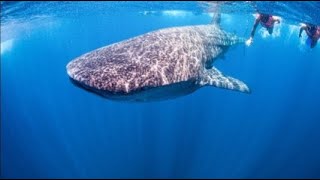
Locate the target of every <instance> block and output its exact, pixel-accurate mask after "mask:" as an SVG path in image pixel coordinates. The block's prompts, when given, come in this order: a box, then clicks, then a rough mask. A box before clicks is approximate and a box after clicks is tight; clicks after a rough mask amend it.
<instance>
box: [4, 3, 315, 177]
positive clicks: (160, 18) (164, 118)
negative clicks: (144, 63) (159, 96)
mask: <svg viewBox="0 0 320 180" xmlns="http://www.w3.org/2000/svg"><path fill="white" fill-rule="evenodd" d="M212 6H213V4H211V3H206V2H154V3H153V2H1V177H2V178H320V153H319V152H320V140H319V139H320V131H319V128H320V122H319V121H320V112H319V110H320V108H319V107H320V71H319V69H320V58H319V57H320V45H319V44H318V46H316V47H315V48H314V49H310V48H308V47H306V46H305V44H304V43H305V40H306V35H305V33H303V36H302V38H300V39H299V37H298V33H299V23H303V22H309V23H314V24H320V16H319V13H318V12H319V11H320V4H319V2H275V3H273V2H272V3H268V2H255V3H252V2H249V3H247V2H227V3H225V4H222V5H221V12H222V19H221V27H222V28H223V29H224V30H225V31H228V32H233V33H235V34H237V35H238V36H240V37H246V38H247V37H249V34H250V30H251V28H252V25H253V22H254V14H255V13H256V9H258V10H260V11H263V12H267V13H272V14H274V15H277V16H280V17H281V23H280V24H279V25H276V27H275V30H274V33H273V34H272V35H268V33H266V31H265V29H263V28H261V26H259V27H258V29H257V32H256V35H255V39H254V42H253V44H252V45H251V46H250V47H247V46H245V45H238V46H235V47H232V48H230V49H229V51H228V52H227V53H226V55H225V58H224V59H219V60H217V61H216V62H215V63H214V65H215V66H216V67H217V68H218V69H220V70H221V71H222V72H223V73H225V74H227V75H230V76H233V77H236V78H238V79H240V80H242V81H244V82H246V84H247V85H248V86H249V87H250V89H251V90H252V93H251V94H243V93H239V92H235V91H229V90H224V89H219V88H213V87H204V88H201V89H199V90H198V91H196V92H194V93H192V94H190V95H187V96H183V97H179V98H176V99H171V100H166V101H160V102H151V103H125V102H116V101H110V100H108V99H104V98H101V97H100V96H96V95H94V94H92V93H88V92H87V91H84V90H83V89H80V88H78V87H75V86H74V85H73V84H72V83H71V82H70V80H69V78H68V75H67V73H66V65H67V63H68V62H70V61H71V60H72V59H74V58H76V57H78V56H79V55H82V54H84V53H86V52H89V51H91V50H94V49H97V48H100V47H103V46H106V45H108V44H111V43H115V42H118V41H121V40H125V39H128V38H131V37H134V36H137V35H141V34H143V33H146V32H149V31H153V30H157V29H161V28H166V27H173V26H184V25H198V24H208V23H210V21H211V17H212V9H214V8H212Z"/></svg>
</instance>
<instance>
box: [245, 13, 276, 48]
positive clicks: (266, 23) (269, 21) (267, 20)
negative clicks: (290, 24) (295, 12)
mask: <svg viewBox="0 0 320 180" xmlns="http://www.w3.org/2000/svg"><path fill="white" fill-rule="evenodd" d="M259 22H260V24H261V25H262V26H263V27H265V28H266V29H267V30H268V32H269V34H270V35H271V34H272V32H273V27H274V23H275V22H277V23H280V19H279V18H277V17H275V16H272V15H269V14H261V13H259V14H258V16H257V18H256V20H255V22H254V25H253V28H252V31H251V34H250V38H249V39H248V40H247V41H246V44H247V45H248V46H249V45H250V44H251V43H252V41H253V36H254V33H255V31H256V29H257V27H258V25H259Z"/></svg>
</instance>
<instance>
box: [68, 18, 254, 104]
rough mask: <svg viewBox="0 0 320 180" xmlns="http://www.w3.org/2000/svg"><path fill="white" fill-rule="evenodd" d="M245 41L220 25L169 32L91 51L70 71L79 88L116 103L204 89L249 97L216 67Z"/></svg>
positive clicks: (245, 89)
mask: <svg viewBox="0 0 320 180" xmlns="http://www.w3.org/2000/svg"><path fill="white" fill-rule="evenodd" d="M244 42H245V39H244V38H239V37H237V36H236V35H234V34H231V33H228V32H225V31H223V30H222V29H221V28H220V26H219V25H218V24H215V23H213V24H204V25H193V26H180V27H168V28H163V29H159V30H155V31H151V32H148V33H145V34H142V35H138V36H136V37H132V38H129V39H126V40H123V41H120V42H116V43H113V44H110V45H107V46H104V47H101V48H98V49H95V50H92V51H90V52H88V53H85V54H83V55H81V56H79V57H77V58H75V59H73V60H72V61H70V62H69V63H68V64H67V66H66V69H67V74H68V76H69V79H70V80H71V82H72V83H73V84H74V85H76V86H77V87H80V88H83V89H85V90H87V91H89V92H92V93H95V94H97V95H100V96H102V97H104V98H107V99H110V100H117V101H135V102H150V101H161V100H167V99H172V98H177V97H180V96H185V95H188V94H191V93H193V92H195V91H196V90H198V89H199V88H202V87H205V86H213V87H216V88H223V89H228V90H233V91H238V92H243V93H250V89H249V87H248V86H247V85H246V84H245V83H244V82H243V81H240V80H238V79H236V78H233V77H230V76H226V75H224V74H223V73H222V72H220V71H219V70H218V69H217V68H216V67H214V66H213V64H214V62H215V60H217V59H218V58H219V57H222V56H223V55H224V54H225V53H226V52H227V51H228V49H229V47H230V46H234V45H237V44H240V43H244Z"/></svg>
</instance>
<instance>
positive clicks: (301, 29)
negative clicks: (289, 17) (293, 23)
mask: <svg viewBox="0 0 320 180" xmlns="http://www.w3.org/2000/svg"><path fill="white" fill-rule="evenodd" d="M303 30H304V28H303V27H301V28H300V32H299V37H301V34H302V31H303Z"/></svg>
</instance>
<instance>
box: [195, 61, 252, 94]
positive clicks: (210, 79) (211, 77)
mask: <svg viewBox="0 0 320 180" xmlns="http://www.w3.org/2000/svg"><path fill="white" fill-rule="evenodd" d="M199 84H200V85H201V86H205V85H210V86H215V87H218V88H224V89H229V90H235V91H240V92H244V93H251V91H250V89H249V88H248V86H247V85H246V84H245V83H244V82H242V81H240V80H238V79H235V78H232V77H229V76H224V75H223V74H222V73H221V72H220V71H219V70H218V69H216V68H215V67H212V68H211V69H205V70H204V72H203V74H202V76H201V77H200V82H199Z"/></svg>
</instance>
